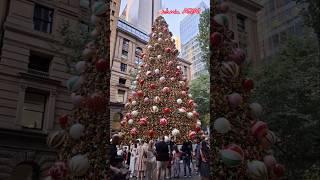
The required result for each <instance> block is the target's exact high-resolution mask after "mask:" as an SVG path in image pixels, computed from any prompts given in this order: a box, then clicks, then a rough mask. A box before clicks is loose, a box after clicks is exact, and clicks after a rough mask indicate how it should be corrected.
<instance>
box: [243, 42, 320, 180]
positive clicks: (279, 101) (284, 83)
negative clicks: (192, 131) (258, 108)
mask: <svg viewBox="0 0 320 180" xmlns="http://www.w3.org/2000/svg"><path fill="white" fill-rule="evenodd" d="M318 53H319V52H318V48H317V43H316V41H314V39H310V38H295V39H289V40H288V41H287V44H286V46H284V47H283V49H282V50H280V51H279V53H278V54H276V55H275V56H274V57H273V59H271V60H270V61H269V62H267V63H266V64H265V65H262V66H261V67H258V68H256V69H255V70H254V71H251V72H250V73H249V74H250V75H251V76H252V77H253V78H254V79H255V82H256V85H255V86H256V87H255V90H254V94H253V95H254V96H253V100H254V101H258V102H261V103H262V105H263V107H265V113H264V114H265V117H264V118H265V120H266V121H268V124H269V126H270V129H273V130H274V132H276V134H277V135H278V136H279V137H280V139H281V142H280V143H279V148H278V151H277V149H275V150H276V153H277V154H278V155H279V156H277V157H280V158H282V159H281V162H284V163H285V165H286V169H287V171H288V173H287V175H288V178H289V179H297V180H298V179H299V180H300V179H302V176H303V174H304V173H305V172H306V171H307V170H308V169H310V168H311V167H314V165H319V160H320V156H319V154H320V153H319V137H320V133H319V132H320V124H319V120H320V111H319V107H320V63H319V56H318Z"/></svg>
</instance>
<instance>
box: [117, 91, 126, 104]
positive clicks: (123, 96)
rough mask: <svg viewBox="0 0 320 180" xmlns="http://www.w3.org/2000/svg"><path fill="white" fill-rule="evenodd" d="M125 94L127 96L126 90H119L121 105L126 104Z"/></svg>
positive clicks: (118, 98) (118, 99)
mask: <svg viewBox="0 0 320 180" xmlns="http://www.w3.org/2000/svg"><path fill="white" fill-rule="evenodd" d="M125 94H126V91H124V90H118V97H117V101H118V102H121V103H124V102H125V101H124V98H125Z"/></svg>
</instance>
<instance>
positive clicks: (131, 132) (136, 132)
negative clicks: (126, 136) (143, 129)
mask: <svg viewBox="0 0 320 180" xmlns="http://www.w3.org/2000/svg"><path fill="white" fill-rule="evenodd" d="M130 134H131V135H132V136H136V135H137V134H138V130H137V128H132V129H131V130H130Z"/></svg>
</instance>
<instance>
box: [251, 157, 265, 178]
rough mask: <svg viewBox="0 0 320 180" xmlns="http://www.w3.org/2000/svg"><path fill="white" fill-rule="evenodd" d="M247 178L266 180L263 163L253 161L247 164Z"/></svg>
mask: <svg viewBox="0 0 320 180" xmlns="http://www.w3.org/2000/svg"><path fill="white" fill-rule="evenodd" d="M247 167H248V173H249V176H250V177H251V178H252V179H256V180H268V170H267V168H266V166H265V165H264V163H263V162H261V161H257V160H253V161H249V162H248V164H247Z"/></svg>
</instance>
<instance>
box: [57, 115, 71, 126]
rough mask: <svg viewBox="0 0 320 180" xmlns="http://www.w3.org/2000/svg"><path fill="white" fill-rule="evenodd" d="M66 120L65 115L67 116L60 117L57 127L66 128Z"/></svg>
mask: <svg viewBox="0 0 320 180" xmlns="http://www.w3.org/2000/svg"><path fill="white" fill-rule="evenodd" d="M68 120H69V118H68V115H67V114H66V115H63V116H61V117H60V118H59V125H60V127H62V128H64V127H66V125H67V124H68Z"/></svg>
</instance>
